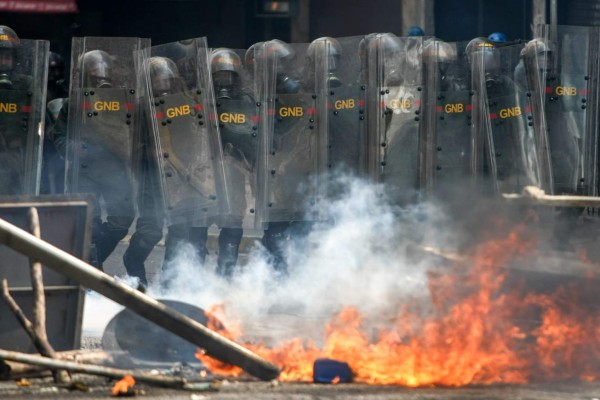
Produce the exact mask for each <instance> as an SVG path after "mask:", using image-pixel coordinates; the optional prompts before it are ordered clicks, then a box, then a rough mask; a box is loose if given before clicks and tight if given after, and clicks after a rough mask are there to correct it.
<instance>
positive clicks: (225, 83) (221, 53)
mask: <svg viewBox="0 0 600 400" xmlns="http://www.w3.org/2000/svg"><path fill="white" fill-rule="evenodd" d="M210 72H211V75H212V79H213V84H214V87H215V92H216V96H217V98H220V99H223V98H232V97H236V96H237V89H238V87H239V82H240V74H241V72H242V60H241V58H240V56H239V55H238V54H237V53H236V52H235V51H233V50H231V49H225V48H219V49H215V50H213V51H212V53H211V55H210Z"/></svg>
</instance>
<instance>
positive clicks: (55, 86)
mask: <svg viewBox="0 0 600 400" xmlns="http://www.w3.org/2000/svg"><path fill="white" fill-rule="evenodd" d="M47 90H48V91H47V95H46V126H45V128H46V132H47V133H46V135H44V148H43V156H42V182H41V188H40V191H41V193H62V192H63V191H64V175H65V161H64V159H63V158H62V157H61V156H60V155H59V154H58V152H57V151H56V148H55V147H54V144H53V142H52V139H51V137H50V128H51V127H52V125H53V124H54V122H56V120H57V118H58V115H59V114H60V109H61V108H62V106H63V103H64V102H65V100H66V99H67V98H68V97H69V87H68V85H67V81H66V79H65V64H64V61H63V58H62V56H61V55H60V54H58V53H55V52H53V51H51V52H50V54H49V57H48V87H47Z"/></svg>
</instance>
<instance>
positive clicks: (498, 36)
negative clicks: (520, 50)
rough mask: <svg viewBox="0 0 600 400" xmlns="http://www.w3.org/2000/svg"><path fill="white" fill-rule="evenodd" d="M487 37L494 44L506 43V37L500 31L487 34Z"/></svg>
mask: <svg viewBox="0 0 600 400" xmlns="http://www.w3.org/2000/svg"><path fill="white" fill-rule="evenodd" d="M488 39H489V40H490V41H491V42H492V43H496V44H500V43H506V42H507V41H508V38H507V37H506V35H505V34H504V33H502V32H494V33H492V34H490V35H489V36H488Z"/></svg>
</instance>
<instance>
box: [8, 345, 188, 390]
mask: <svg viewBox="0 0 600 400" xmlns="http://www.w3.org/2000/svg"><path fill="white" fill-rule="evenodd" d="M0 359H3V360H7V361H15V362H19V363H25V364H32V365H39V366H42V367H46V368H49V369H52V370H68V371H72V372H79V373H83V374H90V375H98V376H106V377H109V378H122V377H123V376H125V375H131V376H133V377H134V378H135V379H136V380H138V381H140V382H146V383H151V384H154V385H159V386H164V387H169V388H183V387H184V385H185V384H186V383H187V381H186V380H185V379H183V378H177V377H172V376H164V375H151V374H148V373H143V372H137V371H129V370H124V369H119V368H111V367H103V366H100V365H91V364H82V363H78V362H73V361H63V360H53V359H50V358H47V357H41V356H38V355H33V354H27V353H20V352H17V351H9V350H1V349H0Z"/></svg>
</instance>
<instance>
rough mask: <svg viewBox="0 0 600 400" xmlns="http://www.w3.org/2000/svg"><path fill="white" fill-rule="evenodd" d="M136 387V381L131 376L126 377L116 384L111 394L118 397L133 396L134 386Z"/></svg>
mask: <svg viewBox="0 0 600 400" xmlns="http://www.w3.org/2000/svg"><path fill="white" fill-rule="evenodd" d="M134 385H135V379H134V378H133V376H131V375H125V376H124V377H123V378H122V379H121V380H119V381H117V382H115V384H114V385H113V387H112V389H111V394H112V395H113V396H115V397H117V396H127V395H131V394H132V393H134V392H133V386H134Z"/></svg>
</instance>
